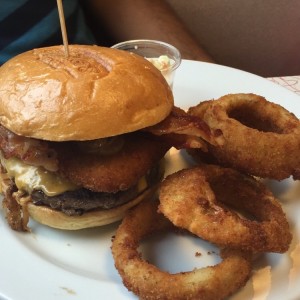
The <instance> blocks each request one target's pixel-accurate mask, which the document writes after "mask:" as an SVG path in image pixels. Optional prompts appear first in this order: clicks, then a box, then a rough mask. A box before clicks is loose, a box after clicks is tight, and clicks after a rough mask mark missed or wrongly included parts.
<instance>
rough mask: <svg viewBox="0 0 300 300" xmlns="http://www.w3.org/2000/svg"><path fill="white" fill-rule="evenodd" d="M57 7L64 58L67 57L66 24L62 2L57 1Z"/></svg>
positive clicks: (60, 0)
mask: <svg viewBox="0 0 300 300" xmlns="http://www.w3.org/2000/svg"><path fill="white" fill-rule="evenodd" d="M57 7H58V14H59V21H60V29H61V33H62V39H63V43H64V49H65V56H66V57H69V46H68V36H67V30H66V22H65V15H64V9H63V5H62V0H57Z"/></svg>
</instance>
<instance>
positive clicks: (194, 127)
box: [145, 107, 224, 149]
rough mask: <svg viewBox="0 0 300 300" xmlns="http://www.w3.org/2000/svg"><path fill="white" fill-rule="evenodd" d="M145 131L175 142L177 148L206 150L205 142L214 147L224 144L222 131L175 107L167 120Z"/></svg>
mask: <svg viewBox="0 0 300 300" xmlns="http://www.w3.org/2000/svg"><path fill="white" fill-rule="evenodd" d="M145 130H146V131H148V132H150V133H152V134H154V135H158V136H163V137H164V138H166V140H169V141H173V142H174V145H173V146H174V147H176V148H202V149H205V148H206V143H205V142H204V141H206V142H208V143H209V144H212V145H222V144H223V142H224V138H223V135H222V132H221V131H220V130H214V131H213V130H211V129H210V128H209V126H208V125H207V124H206V123H205V122H204V121H203V120H201V119H200V118H198V117H194V116H191V115H189V114H187V113H186V112H185V111H184V110H182V109H180V108H178V107H174V108H173V110H172V112H171V114H170V115H169V116H168V117H167V118H166V119H165V120H163V121H162V122H160V123H158V124H156V125H154V126H151V127H148V128H146V129H145Z"/></svg>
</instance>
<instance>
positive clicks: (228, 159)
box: [189, 94, 300, 180]
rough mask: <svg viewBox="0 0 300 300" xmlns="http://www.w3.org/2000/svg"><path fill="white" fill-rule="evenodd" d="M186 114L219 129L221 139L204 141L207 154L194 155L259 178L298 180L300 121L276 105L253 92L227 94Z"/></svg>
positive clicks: (194, 153)
mask: <svg viewBox="0 0 300 300" xmlns="http://www.w3.org/2000/svg"><path fill="white" fill-rule="evenodd" d="M189 113H190V114H191V115H193V116H197V117H199V118H200V119H202V120H204V121H205V122H206V123H207V124H208V125H209V126H210V127H211V128H212V129H215V130H216V129H219V130H221V131H222V133H223V137H224V140H225V142H224V144H223V145H211V144H207V147H208V155H207V153H201V150H199V151H195V150H193V156H195V157H196V158H199V159H204V161H205V162H209V160H210V161H211V160H213V161H216V162H217V163H218V164H221V165H223V166H226V167H231V168H234V169H237V170H239V171H241V172H243V173H247V174H251V175H254V176H258V177H262V178H271V179H276V180H282V179H285V178H288V177H290V176H291V175H292V176H293V177H294V179H300V156H299V153H300V122H299V120H298V118H297V117H296V116H295V115H293V114H292V113H290V112H288V111H287V110H286V109H284V108H283V107H281V106H280V105H278V104H275V103H272V102H270V101H267V100H266V99H265V98H263V97H261V96H258V95H255V94H229V95H225V96H223V97H221V98H219V99H217V100H210V101H204V102H201V103H200V104H199V105H197V106H195V107H191V108H190V109H189ZM190 152H191V151H190ZM207 156H209V157H207ZM208 159H209V160H208Z"/></svg>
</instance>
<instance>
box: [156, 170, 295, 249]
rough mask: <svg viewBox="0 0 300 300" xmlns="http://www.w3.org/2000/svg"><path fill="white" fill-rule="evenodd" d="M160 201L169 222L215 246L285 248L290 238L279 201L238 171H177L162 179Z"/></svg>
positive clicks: (254, 180) (160, 207)
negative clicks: (242, 214)
mask: <svg viewBox="0 0 300 300" xmlns="http://www.w3.org/2000/svg"><path fill="white" fill-rule="evenodd" d="M159 199H160V206H159V210H160V211H161V212H162V213H163V214H164V215H165V216H166V217H167V218H169V219H170V220H171V222H172V223H173V224H175V225H176V226H179V227H182V228H185V229H188V230H189V231H190V232H192V233H194V234H196V235H198V236H199V237H201V238H203V239H205V240H207V241H210V242H213V243H215V244H217V245H221V246H226V247H232V248H240V249H244V250H250V251H253V252H279V253H283V252H285V251H287V250H288V248H289V245H290V242H291V239H292V235H291V233H290V231H289V224H288V221H287V219H286V216H285V214H284V212H283V210H282V208H281V205H280V204H279V202H278V201H277V200H276V199H275V198H274V196H273V195H272V193H271V192H270V191H269V190H268V189H267V188H266V187H265V185H264V184H263V183H262V182H259V181H257V180H256V179H254V178H253V177H251V176H248V175H243V174H241V173H239V172H238V171H236V170H233V169H228V168H222V167H219V166H215V165H206V166H205V165H203V166H199V167H196V168H194V169H187V170H181V171H178V172H177V173H174V174H172V175H170V176H168V177H167V178H166V179H165V180H164V182H163V183H162V185H161V188H160V192H159ZM224 204H225V205H227V207H226V206H225V205H224ZM229 207H230V208H235V209H237V210H241V211H242V212H243V213H245V212H246V213H247V214H249V215H250V216H251V218H252V219H249V218H248V217H247V218H246V217H244V216H240V215H239V214H238V213H237V212H235V211H233V210H231V209H229ZM247 216H248V215H247ZM253 218H254V220H253Z"/></svg>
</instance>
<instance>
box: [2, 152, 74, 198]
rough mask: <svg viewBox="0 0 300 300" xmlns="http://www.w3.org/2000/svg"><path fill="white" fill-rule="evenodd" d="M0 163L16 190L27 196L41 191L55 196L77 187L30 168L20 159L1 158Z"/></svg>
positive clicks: (39, 169)
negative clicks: (34, 191)
mask: <svg viewBox="0 0 300 300" xmlns="http://www.w3.org/2000/svg"><path fill="white" fill-rule="evenodd" d="M1 163H2V165H3V166H4V168H5V169H6V171H7V173H8V175H9V176H10V177H12V178H14V179H15V184H16V186H17V188H18V189H19V190H21V191H25V192H27V193H29V194H31V192H32V191H33V190H41V191H43V192H44V193H45V194H46V195H47V196H55V195H58V194H61V193H63V192H66V191H71V190H75V189H77V188H78V187H77V186H76V185H74V184H73V183H71V182H70V181H68V180H67V179H64V178H62V177H60V176H58V175H57V174H56V173H53V172H49V171H47V170H46V169H44V168H42V167H35V166H30V165H27V164H25V163H23V162H22V161H21V160H20V159H17V158H14V157H13V158H9V159H5V158H3V157H1Z"/></svg>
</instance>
